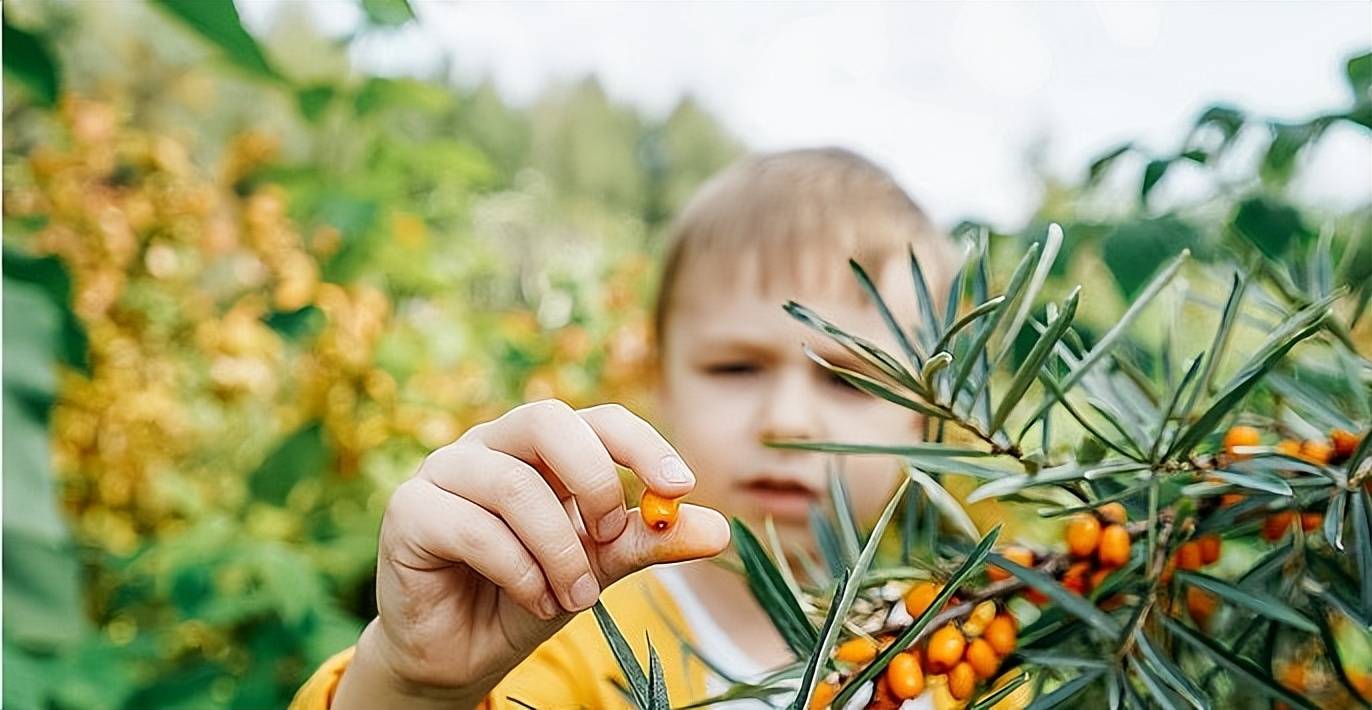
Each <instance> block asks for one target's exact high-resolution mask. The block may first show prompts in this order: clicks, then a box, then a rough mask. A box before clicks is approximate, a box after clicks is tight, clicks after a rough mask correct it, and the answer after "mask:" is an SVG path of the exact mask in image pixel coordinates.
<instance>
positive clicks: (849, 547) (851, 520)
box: [828, 461, 860, 565]
mask: <svg viewBox="0 0 1372 710" xmlns="http://www.w3.org/2000/svg"><path fill="white" fill-rule="evenodd" d="M828 478H829V501H830V502H831V503H832V504H833V506H834V517H835V518H837V519H838V535H839V537H838V539H839V542H840V543H842V545H843V548H842V549H843V559H844V561H845V562H846V563H847V564H849V565H851V564H853V563H854V562H855V561H857V556H858V551H859V547H860V543H859V542H858V522H857V514H855V513H854V512H853V504H852V502H851V501H852V496H850V495H849V494H848V482H847V481H845V480H844V478H843V474H842V472H841V471H840V470H839V468H838V465H837V464H836V463H834V462H833V461H831V462H830V466H829V477H828Z"/></svg>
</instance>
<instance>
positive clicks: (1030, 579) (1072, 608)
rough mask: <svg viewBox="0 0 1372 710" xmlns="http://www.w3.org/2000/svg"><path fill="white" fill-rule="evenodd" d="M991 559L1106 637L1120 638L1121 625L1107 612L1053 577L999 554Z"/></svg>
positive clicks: (991, 556)
mask: <svg viewBox="0 0 1372 710" xmlns="http://www.w3.org/2000/svg"><path fill="white" fill-rule="evenodd" d="M990 559H991V562H992V563H994V564H995V565H996V566H997V567H1001V568H1003V569H1004V570H1005V571H1007V572H1009V573H1010V574H1013V575H1015V576H1016V577H1018V578H1019V579H1020V581H1022V582H1024V583H1025V584H1027V585H1029V586H1030V587H1033V588H1034V589H1037V590H1038V591H1040V592H1042V593H1043V594H1044V596H1047V597H1048V598H1049V599H1051V600H1052V601H1053V602H1054V603H1056V604H1057V605H1058V606H1059V607H1061V608H1062V609H1063V611H1066V612H1067V613H1069V614H1071V615H1072V616H1075V617H1077V618H1078V619H1081V620H1082V621H1085V622H1086V623H1088V624H1090V625H1091V626H1093V627H1095V628H1096V629H1098V630H1099V631H1101V632H1102V633H1104V634H1105V635H1106V636H1109V637H1118V636H1119V634H1120V628H1119V624H1117V623H1115V620H1114V619H1111V618H1110V617H1109V616H1107V615H1106V614H1105V612H1103V611H1101V610H1100V609H1098V608H1096V606H1095V605H1093V604H1091V603H1090V602H1088V601H1086V599H1085V598H1084V597H1082V596H1081V595H1080V594H1076V593H1075V592H1070V591H1068V590H1067V589H1065V588H1064V587H1063V586H1062V585H1061V584H1058V583H1057V581H1055V580H1054V579H1053V578H1052V577H1049V576H1048V575H1046V574H1044V573H1042V572H1040V571H1038V570H1036V569H1031V568H1029V567H1024V566H1022V565H1019V564H1017V563H1015V562H1011V561H1010V560H1007V559H1005V558H1004V557H1002V556H1000V555H997V554H991V555H990Z"/></svg>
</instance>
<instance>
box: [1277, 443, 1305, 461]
mask: <svg viewBox="0 0 1372 710" xmlns="http://www.w3.org/2000/svg"><path fill="white" fill-rule="evenodd" d="M1277 453H1279V454H1285V455H1287V456H1290V457H1292V458H1300V455H1301V442H1299V441H1296V440H1295V439H1282V440H1281V441H1279V442H1277Z"/></svg>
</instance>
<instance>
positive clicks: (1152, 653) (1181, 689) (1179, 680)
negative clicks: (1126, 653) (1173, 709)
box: [1134, 629, 1210, 708]
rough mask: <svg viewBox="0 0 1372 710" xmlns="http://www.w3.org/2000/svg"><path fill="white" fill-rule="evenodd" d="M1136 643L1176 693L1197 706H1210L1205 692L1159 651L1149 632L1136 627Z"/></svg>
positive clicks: (1148, 661)
mask: <svg viewBox="0 0 1372 710" xmlns="http://www.w3.org/2000/svg"><path fill="white" fill-rule="evenodd" d="M1134 645H1135V646H1137V647H1138V649H1139V652H1140V653H1141V654H1142V656H1143V660H1144V661H1146V662H1147V663H1148V664H1149V665H1150V666H1151V667H1152V668H1153V670H1154V672H1156V673H1157V674H1158V676H1159V677H1160V678H1161V679H1162V680H1163V682H1165V683H1166V684H1167V685H1168V686H1169V687H1171V688H1172V689H1173V690H1174V691H1176V693H1177V694H1178V695H1180V696H1181V697H1182V698H1183V699H1185V700H1186V702H1188V703H1190V704H1191V705H1192V706H1193V707H1196V708H1206V707H1209V706H1210V703H1209V702H1207V700H1208V698H1206V697H1205V693H1204V692H1202V691H1201V689H1200V688H1197V687H1196V685H1195V684H1194V683H1192V682H1191V679H1190V678H1187V677H1186V674H1185V673H1184V672H1182V670H1181V669H1180V668H1178V667H1177V666H1176V664H1174V663H1173V662H1172V661H1171V660H1170V659H1168V658H1164V657H1163V656H1162V654H1160V653H1158V650H1157V648H1156V647H1155V646H1154V645H1153V642H1152V641H1151V640H1149V638H1148V634H1146V633H1144V631H1143V629H1136V630H1135V631H1134Z"/></svg>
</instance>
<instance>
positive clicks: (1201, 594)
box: [1186, 587, 1217, 629]
mask: <svg viewBox="0 0 1372 710" xmlns="http://www.w3.org/2000/svg"><path fill="white" fill-rule="evenodd" d="M1216 604H1217V601H1216V599H1215V595H1213V594H1211V593H1210V592H1207V591H1205V590H1204V589H1201V588H1200V587H1187V588H1186V610H1187V611H1189V612H1191V620H1192V621H1194V622H1196V626H1198V627H1200V628H1202V629H1204V628H1206V627H1207V626H1208V625H1209V623H1210V617H1211V616H1212V615H1214V613H1215V606H1216Z"/></svg>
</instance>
